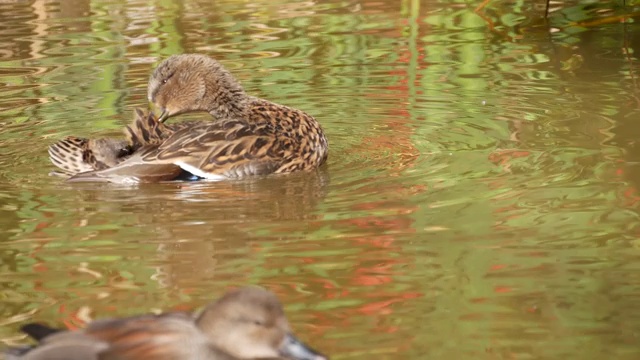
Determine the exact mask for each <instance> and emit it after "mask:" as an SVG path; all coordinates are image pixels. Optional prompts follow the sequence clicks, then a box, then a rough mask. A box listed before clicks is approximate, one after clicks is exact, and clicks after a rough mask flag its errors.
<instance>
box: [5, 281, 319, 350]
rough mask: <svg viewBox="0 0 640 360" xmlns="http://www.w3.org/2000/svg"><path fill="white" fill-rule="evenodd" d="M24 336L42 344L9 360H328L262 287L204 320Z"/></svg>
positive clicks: (148, 321) (169, 318) (206, 313)
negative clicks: (304, 338) (301, 336)
mask: <svg viewBox="0 0 640 360" xmlns="http://www.w3.org/2000/svg"><path fill="white" fill-rule="evenodd" d="M23 331H24V332H26V333H27V334H29V335H30V336H32V337H34V338H35V339H36V340H39V342H40V343H39V344H38V345H37V346H34V347H29V348H22V349H18V348H14V349H10V350H9V352H8V353H7V359H8V360H18V359H22V360H44V359H47V360H55V359H60V360H62V359H65V360H88V359H91V360H98V359H100V360H103V359H122V360H136V359H148V360H154V359H162V360H169V359H198V360H236V359H237V360H240V359H267V358H268V359H273V358H284V359H291V360H326V359H328V358H327V357H325V356H323V355H322V354H319V353H318V352H316V351H315V350H313V349H311V348H309V347H307V346H306V345H305V344H303V343H302V342H300V341H299V340H298V339H297V338H296V337H295V336H293V334H292V333H291V331H290V329H289V324H288V322H287V319H286V318H285V315H284V312H283V310H282V305H281V304H280V302H279V301H278V299H277V298H276V296H275V295H274V294H273V293H271V292H269V291H266V290H264V289H261V288H257V287H245V288H240V289H238V290H234V291H230V292H228V293H227V294H225V295H224V296H223V297H222V298H220V299H219V300H218V301H216V302H214V303H212V304H211V305H209V306H208V307H206V308H205V309H204V310H203V311H202V313H201V314H200V315H199V316H191V315H190V314H187V313H165V314H161V315H141V316H136V317H130V318H124V319H111V320H97V321H94V322H92V323H90V324H89V325H88V327H87V328H86V329H84V330H78V331H63V330H56V329H51V328H48V327H46V326H43V325H39V324H29V325H26V326H24V327H23Z"/></svg>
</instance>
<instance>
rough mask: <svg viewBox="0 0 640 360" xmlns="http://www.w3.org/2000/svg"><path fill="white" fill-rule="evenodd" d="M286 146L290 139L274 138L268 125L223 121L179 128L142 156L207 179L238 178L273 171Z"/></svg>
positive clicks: (283, 154)
mask: <svg viewBox="0 0 640 360" xmlns="http://www.w3.org/2000/svg"><path fill="white" fill-rule="evenodd" d="M288 146H290V144H289V140H288V139H286V138H283V137H278V136H276V135H275V134H274V133H273V129H271V127H270V124H266V123H263V124H248V123H247V122H245V121H242V120H223V121H216V122H213V123H211V122H208V123H201V124H198V125H196V126H193V127H189V128H183V129H180V130H178V131H176V132H175V133H174V134H173V135H172V136H171V137H169V138H168V139H167V140H166V141H165V142H163V143H162V144H160V146H158V148H157V149H156V150H154V151H149V152H147V153H145V154H143V155H142V157H143V159H144V160H145V161H147V162H166V161H170V162H172V163H174V164H176V165H179V166H180V167H181V168H182V169H184V170H186V171H188V172H190V173H192V174H194V175H198V176H200V177H203V178H206V179H221V178H238V177H244V176H248V175H267V174H271V173H273V172H275V171H276V169H278V167H279V166H280V164H281V163H282V161H283V160H284V158H285V149H286V148H287V147H288Z"/></svg>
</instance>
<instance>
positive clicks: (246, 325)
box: [197, 287, 328, 360]
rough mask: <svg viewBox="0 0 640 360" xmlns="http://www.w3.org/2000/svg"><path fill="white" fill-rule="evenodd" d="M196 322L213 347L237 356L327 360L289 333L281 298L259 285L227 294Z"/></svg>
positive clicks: (241, 357)
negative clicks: (279, 299) (258, 286)
mask: <svg viewBox="0 0 640 360" xmlns="http://www.w3.org/2000/svg"><path fill="white" fill-rule="evenodd" d="M197 324H198V327H199V328H200V329H201V330H202V331H203V332H204V333H205V334H206V335H207V337H208V338H209V339H210V340H211V341H212V343H213V345H214V346H215V347H216V348H218V349H221V350H223V351H225V352H226V353H228V354H230V355H231V356H233V357H236V358H238V359H262V358H269V359H271V358H286V359H291V360H327V359H328V358H327V357H325V356H324V355H322V354H320V353H318V352H316V351H315V350H313V349H311V348H310V347H308V346H307V345H305V344H304V343H303V342H301V341H300V340H298V339H297V338H296V337H295V336H294V335H293V334H292V333H291V330H290V328H289V323H288V322H287V319H286V318H285V315H284V311H283V309H282V305H281V304H280V301H278V299H277V298H276V296H275V295H274V294H273V293H271V292H269V291H266V290H264V289H261V288H257V287H245V288H240V289H237V290H234V291H231V292H229V293H227V294H226V295H224V296H223V297H222V298H220V299H219V300H218V301H216V302H215V303H213V304H212V305H210V306H209V307H207V308H206V309H205V310H204V311H203V312H202V314H201V315H200V316H199V318H198V320H197Z"/></svg>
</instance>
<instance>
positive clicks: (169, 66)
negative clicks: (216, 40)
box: [147, 54, 246, 122]
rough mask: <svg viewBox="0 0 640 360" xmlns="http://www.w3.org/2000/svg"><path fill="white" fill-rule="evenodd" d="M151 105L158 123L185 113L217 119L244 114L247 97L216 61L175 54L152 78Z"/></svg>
mask: <svg viewBox="0 0 640 360" xmlns="http://www.w3.org/2000/svg"><path fill="white" fill-rule="evenodd" d="M147 95H148V99H149V102H151V103H153V105H154V106H155V107H156V109H158V110H159V111H160V112H161V114H160V116H159V119H158V120H159V121H160V122H164V121H165V120H166V119H167V118H169V117H171V116H175V115H178V114H182V113H187V112H193V111H206V112H208V113H210V114H211V115H213V116H214V117H216V118H223V117H228V116H233V115H240V114H241V113H242V110H243V109H242V107H243V101H244V100H245V98H246V94H245V92H244V90H243V89H242V86H240V84H239V83H238V81H237V80H236V79H235V78H234V77H233V75H231V73H230V72H229V71H227V70H226V69H225V68H224V67H223V66H222V65H221V64H220V63H219V62H217V61H216V60H214V59H212V58H210V57H208V56H205V55H199V54H182V55H173V56H171V57H169V58H167V59H166V60H164V61H163V62H161V63H160V65H158V67H157V68H156V69H155V70H154V71H153V72H152V74H151V77H150V78H149V85H148V94H147Z"/></svg>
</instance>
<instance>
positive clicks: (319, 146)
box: [49, 54, 328, 183]
mask: <svg viewBox="0 0 640 360" xmlns="http://www.w3.org/2000/svg"><path fill="white" fill-rule="evenodd" d="M147 90H148V100H149V102H150V103H151V104H152V106H153V107H154V108H155V109H156V110H157V112H159V115H158V116H156V115H155V114H154V113H153V112H149V114H146V115H140V114H137V119H136V121H138V120H139V119H140V118H144V119H146V121H138V123H136V124H134V126H129V127H127V129H128V130H127V129H126V130H125V132H127V133H128V136H129V139H128V143H127V147H126V149H127V150H126V151H123V152H118V153H117V154H115V156H114V155H110V158H114V157H115V162H116V164H115V165H113V166H107V167H106V168H98V167H97V166H91V167H92V169H90V170H88V171H81V172H74V173H72V174H69V175H70V177H69V181H72V182H74V181H75V182H81V181H98V182H125V183H139V182H157V181H163V180H167V179H169V180H170V179H171V178H172V177H175V178H177V177H179V176H181V175H184V173H187V174H190V175H191V176H194V177H197V178H198V179H206V180H225V179H233V178H243V177H247V176H260V175H270V174H286V173H292V172H296V171H311V170H314V169H317V168H318V167H320V166H321V165H323V164H324V163H325V162H326V161H327V158H328V141H327V138H326V136H325V134H324V131H323V129H322V127H321V125H320V124H319V122H318V121H317V120H316V119H315V118H314V117H313V116H311V115H309V114H307V113H306V112H304V111H302V110H298V109H295V108H291V107H287V106H284V105H280V104H276V103H274V102H271V101H268V100H265V99H261V98H258V97H254V96H251V95H248V94H247V93H246V92H245V91H244V89H243V88H242V86H241V85H240V83H239V82H238V81H237V80H236V79H235V78H234V77H233V75H232V74H231V73H230V72H229V71H228V70H226V69H225V68H224V67H223V66H222V65H221V64H220V63H219V62H218V61H217V60H215V59H213V58H211V57H208V56H206V55H201V54H181V55H173V56H171V57H169V58H167V59H165V60H164V61H162V62H161V63H160V65H158V67H156V68H155V69H154V70H153V72H152V74H151V76H150V78H149V83H148V89H147ZM190 112H204V113H208V114H210V115H211V117H212V118H213V120H195V121H185V122H179V123H168V122H167V120H168V119H169V118H172V117H175V116H177V115H180V114H185V113H190ZM132 132H133V133H136V139H137V140H140V139H142V140H144V138H145V137H149V136H150V137H151V138H152V139H151V140H152V141H151V142H145V141H141V142H138V143H134V142H132V141H133V140H135V139H133V140H132V136H131V133H132ZM65 140H67V139H65ZM65 140H63V142H64V141H65ZM87 143H88V142H87ZM118 144H119V143H118ZM64 145H65V146H60V145H58V144H54V145H52V146H51V147H50V151H49V155H50V158H51V161H52V162H53V164H54V165H56V166H58V167H59V168H62V169H65V166H66V168H67V169H74V170H77V169H82V170H86V169H87V167H80V166H71V165H69V164H68V162H69V160H68V159H69V158H71V159H78V157H79V156H80V159H81V160H82V161H83V162H85V161H84V159H85V158H86V159H90V157H86V156H84V157H83V156H81V154H82V151H84V150H83V149H79V148H78V147H74V148H71V150H68V149H69V148H70V146H68V141H67V142H66V143H65V144H64ZM81 150H82V151H81ZM108 150H110V151H111V149H108ZM70 153H74V154H75V155H74V156H71V154H70ZM105 157H107V156H100V157H99V158H105ZM96 158H98V157H96ZM103 163H104V162H103ZM85 165H86V162H85ZM158 174H160V175H158Z"/></svg>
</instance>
